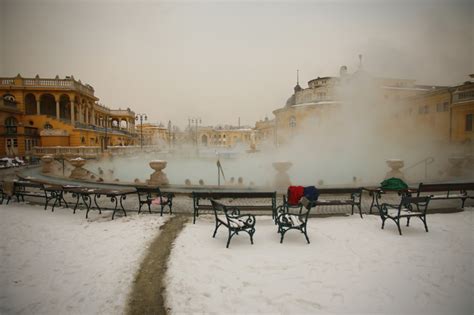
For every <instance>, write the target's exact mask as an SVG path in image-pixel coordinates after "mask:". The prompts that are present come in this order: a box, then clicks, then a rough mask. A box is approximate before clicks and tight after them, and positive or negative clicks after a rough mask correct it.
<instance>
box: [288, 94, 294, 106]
mask: <svg viewBox="0 0 474 315" xmlns="http://www.w3.org/2000/svg"><path fill="white" fill-rule="evenodd" d="M295 104H296V97H295V94H293V95H292V96H290V98H289V99H288V100H287V101H286V106H292V105H295Z"/></svg>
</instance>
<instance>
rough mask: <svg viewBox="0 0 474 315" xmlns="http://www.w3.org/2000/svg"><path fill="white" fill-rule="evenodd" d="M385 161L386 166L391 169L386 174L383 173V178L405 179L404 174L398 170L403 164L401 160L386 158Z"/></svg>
mask: <svg viewBox="0 0 474 315" xmlns="http://www.w3.org/2000/svg"><path fill="white" fill-rule="evenodd" d="M386 163H387V165H388V167H390V168H391V170H390V171H389V172H387V174H385V179H388V178H392V177H395V178H400V179H401V180H405V175H404V174H403V173H402V171H400V169H401V168H402V167H403V166H404V165H405V163H404V162H403V160H399V159H390V160H387V161H386Z"/></svg>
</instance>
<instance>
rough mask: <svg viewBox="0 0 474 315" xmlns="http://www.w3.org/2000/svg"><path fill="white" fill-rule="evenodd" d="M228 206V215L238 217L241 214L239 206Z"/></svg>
mask: <svg viewBox="0 0 474 315" xmlns="http://www.w3.org/2000/svg"><path fill="white" fill-rule="evenodd" d="M226 208H227V216H229V217H232V218H237V217H238V216H240V209H239V208H237V207H226Z"/></svg>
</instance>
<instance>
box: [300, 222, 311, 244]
mask: <svg viewBox="0 0 474 315" xmlns="http://www.w3.org/2000/svg"><path fill="white" fill-rule="evenodd" d="M301 231H302V232H303V234H304V237H305V238H306V242H308V244H309V238H308V234H307V233H306V232H307V231H306V226H305V227H303V228H301Z"/></svg>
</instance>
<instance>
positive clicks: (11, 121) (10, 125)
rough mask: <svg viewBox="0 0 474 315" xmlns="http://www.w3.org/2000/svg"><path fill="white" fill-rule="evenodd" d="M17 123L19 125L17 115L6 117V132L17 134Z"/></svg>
mask: <svg viewBox="0 0 474 315" xmlns="http://www.w3.org/2000/svg"><path fill="white" fill-rule="evenodd" d="M17 125H18V121H17V120H16V118H15V117H8V118H7V119H5V132H6V133H7V134H9V135H12V134H16V133H17V129H16V126H17Z"/></svg>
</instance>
